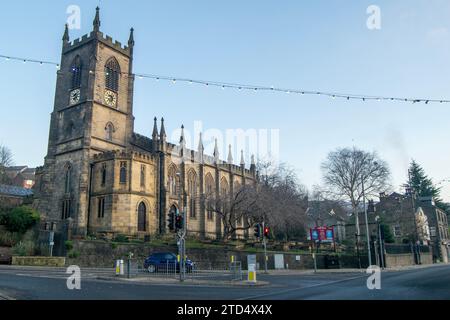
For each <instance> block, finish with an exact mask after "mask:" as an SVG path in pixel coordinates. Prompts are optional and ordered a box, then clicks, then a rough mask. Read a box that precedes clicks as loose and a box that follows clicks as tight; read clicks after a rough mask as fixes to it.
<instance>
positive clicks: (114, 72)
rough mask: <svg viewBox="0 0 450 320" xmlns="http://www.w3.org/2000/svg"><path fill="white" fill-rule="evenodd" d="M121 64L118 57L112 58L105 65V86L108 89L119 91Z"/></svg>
mask: <svg viewBox="0 0 450 320" xmlns="http://www.w3.org/2000/svg"><path fill="white" fill-rule="evenodd" d="M119 77H120V66H119V63H118V62H117V60H116V59H114V58H111V59H109V60H108V62H107V63H106V65H105V86H106V89H108V90H111V91H114V92H118V91H119Z"/></svg>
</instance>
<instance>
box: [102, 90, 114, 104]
mask: <svg viewBox="0 0 450 320" xmlns="http://www.w3.org/2000/svg"><path fill="white" fill-rule="evenodd" d="M105 103H106V104H107V105H108V106H110V107H115V106H116V104H117V95H116V93H114V92H112V91H110V90H106V92H105Z"/></svg>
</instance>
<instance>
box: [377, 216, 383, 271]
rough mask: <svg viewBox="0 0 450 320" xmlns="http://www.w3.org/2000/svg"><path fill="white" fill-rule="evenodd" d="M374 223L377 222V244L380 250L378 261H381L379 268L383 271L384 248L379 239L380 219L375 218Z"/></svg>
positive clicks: (381, 240)
mask: <svg viewBox="0 0 450 320" xmlns="http://www.w3.org/2000/svg"><path fill="white" fill-rule="evenodd" d="M375 221H376V222H377V230H378V243H379V248H380V260H381V268H382V269H384V246H383V239H381V224H380V217H379V216H376V217H375Z"/></svg>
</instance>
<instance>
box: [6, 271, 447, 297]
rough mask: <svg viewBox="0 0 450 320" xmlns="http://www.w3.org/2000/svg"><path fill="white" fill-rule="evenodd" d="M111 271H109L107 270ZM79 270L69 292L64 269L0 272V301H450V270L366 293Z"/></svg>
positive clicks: (407, 274)
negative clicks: (77, 284) (141, 278)
mask: <svg viewBox="0 0 450 320" xmlns="http://www.w3.org/2000/svg"><path fill="white" fill-rule="evenodd" d="M108 272H110V271H108ZM104 273H105V271H102V270H84V271H83V270H82V282H81V290H68V289H67V285H66V280H67V277H68V275H66V274H65V273H64V270H63V269H46V268H20V267H6V266H5V267H3V266H2V267H0V299H5V298H7V299H17V300H98V299H102V300H118V299H120V300H264V299H268V300H303V299H305V300H361V299H363V300H391V299H400V300H409V299H421V300H422V299H424V300H450V265H435V266H431V267H427V268H418V269H412V270H406V271H387V272H383V273H382V275H381V290H369V289H368V288H367V285H366V282H367V277H368V275H366V274H365V273H359V272H352V273H339V272H330V273H319V274H286V275H280V274H277V275H259V279H260V280H264V281H269V282H270V284H269V285H267V286H262V287H241V286H229V287H222V286H212V285H200V286H198V285H190V284H189V283H185V284H183V285H179V284H149V283H130V282H124V281H115V280H99V279H98V276H101V275H103V274H104Z"/></svg>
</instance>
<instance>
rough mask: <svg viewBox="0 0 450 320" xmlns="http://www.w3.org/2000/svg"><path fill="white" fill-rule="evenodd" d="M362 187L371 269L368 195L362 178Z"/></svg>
mask: <svg viewBox="0 0 450 320" xmlns="http://www.w3.org/2000/svg"><path fill="white" fill-rule="evenodd" d="M361 186H362V193H363V204H364V215H365V217H366V236H367V252H368V255H369V267H370V266H371V265H372V252H371V248H370V235H369V219H368V217H367V207H366V194H365V190H364V177H361Z"/></svg>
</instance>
